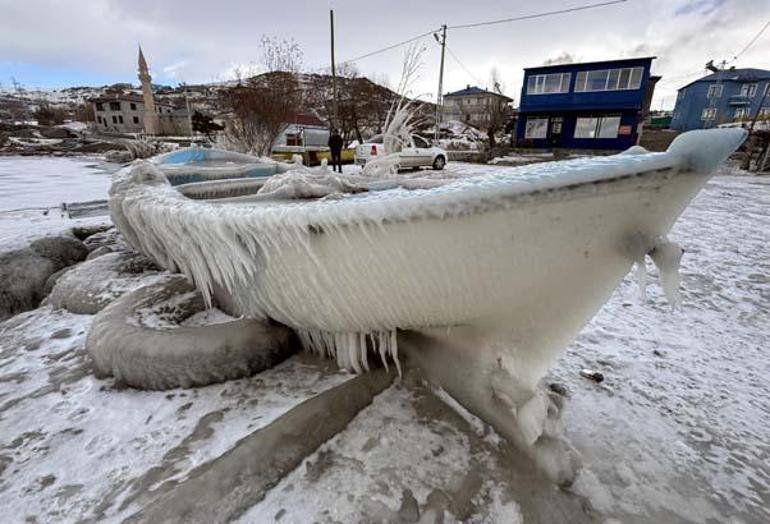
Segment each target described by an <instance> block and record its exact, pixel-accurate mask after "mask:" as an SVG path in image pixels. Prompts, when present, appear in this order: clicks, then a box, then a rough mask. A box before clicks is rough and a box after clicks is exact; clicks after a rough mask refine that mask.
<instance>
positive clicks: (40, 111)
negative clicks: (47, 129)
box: [33, 102, 67, 126]
mask: <svg viewBox="0 0 770 524" xmlns="http://www.w3.org/2000/svg"><path fill="white" fill-rule="evenodd" d="M33 116H34V117H35V120H37V123H38V124H39V125H41V126H55V125H59V124H63V123H64V119H65V117H66V116H67V112H66V111H65V110H64V109H61V108H59V107H53V106H51V105H50V104H48V103H47V102H44V103H42V104H40V106H39V107H38V108H37V109H36V110H35V112H34V113H33Z"/></svg>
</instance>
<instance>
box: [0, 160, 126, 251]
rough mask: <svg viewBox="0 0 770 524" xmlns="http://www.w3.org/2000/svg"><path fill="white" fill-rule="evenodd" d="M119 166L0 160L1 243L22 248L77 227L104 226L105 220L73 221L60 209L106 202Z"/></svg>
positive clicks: (52, 161) (78, 161) (87, 219)
mask: <svg viewBox="0 0 770 524" xmlns="http://www.w3.org/2000/svg"><path fill="white" fill-rule="evenodd" d="M116 168H117V166H113V165H110V164H105V163H104V162H102V161H101V160H99V159H86V158H78V159H74V158H56V157H17V156H0V243H2V245H3V248H4V249H10V248H14V247H21V246H22V245H24V244H26V243H28V242H29V240H30V239H31V238H33V237H37V236H42V235H45V234H52V233H57V232H62V231H64V230H66V229H70V228H72V227H73V226H76V225H93V224H101V223H105V222H106V221H107V220H108V219H107V218H106V217H90V218H84V219H76V220H72V219H69V218H66V217H64V216H62V213H61V211H60V210H59V206H61V204H62V203H65V202H66V203H71V202H84V201H89V200H105V199H106V198H107V190H108V189H109V187H110V176H109V175H110V174H111V172H112V171H114V170H115V169H116Z"/></svg>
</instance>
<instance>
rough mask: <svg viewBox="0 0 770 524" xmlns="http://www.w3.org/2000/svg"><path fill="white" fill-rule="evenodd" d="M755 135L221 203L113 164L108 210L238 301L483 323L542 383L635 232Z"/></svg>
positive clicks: (611, 279) (733, 133) (204, 286)
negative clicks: (346, 191)
mask: <svg viewBox="0 0 770 524" xmlns="http://www.w3.org/2000/svg"><path fill="white" fill-rule="evenodd" d="M744 137H745V132H743V131H742V130H735V129H731V130H711V131H699V132H691V133H686V134H684V135H681V136H680V137H678V138H677V139H676V140H675V141H674V143H673V144H672V146H671V148H670V149H669V151H668V152H666V153H641V152H639V151H636V152H635V153H636V154H631V155H617V156H614V157H604V158H594V159H578V160H572V161H567V162H554V163H544V164H538V165H535V166H526V167H522V168H517V169H512V170H510V171H506V172H503V173H501V172H499V171H495V172H491V173H488V174H484V175H479V176H473V177H468V178H461V179H456V180H452V181H450V182H449V183H445V184H443V185H441V186H439V187H436V188H432V189H419V190H411V191H410V190H406V189H403V188H396V189H392V190H386V191H377V192H372V191H369V192H366V193H361V194H355V195H347V196H344V197H341V198H335V199H329V198H326V199H321V200H311V201H285V200H276V201H253V200H252V201H250V200H244V201H243V202H238V203H236V202H231V203H228V204H219V205H218V204H214V203H207V202H200V201H191V200H189V199H187V198H185V197H183V196H182V195H181V194H179V193H178V192H177V191H175V190H174V189H173V188H171V187H170V186H169V185H168V183H167V182H166V180H165V179H164V177H163V175H162V173H160V172H158V171H157V169H156V168H154V166H152V165H151V164H149V163H139V164H135V165H134V166H132V167H131V168H130V169H127V170H126V171H124V172H122V173H121V174H120V175H118V176H117V177H116V179H115V182H114V185H113V189H112V198H111V209H112V213H113V217H114V219H115V222H116V224H118V227H119V228H120V229H121V231H123V232H124V234H125V235H126V237H127V238H128V239H129V241H131V242H132V243H134V244H135V245H136V247H138V248H139V249H140V250H142V251H143V252H144V253H146V254H148V255H150V256H151V257H153V258H154V259H156V260H157V261H158V263H160V264H162V265H164V266H165V267H167V268H169V269H171V270H179V271H182V272H184V273H185V274H186V275H188V276H189V277H190V278H191V279H193V281H194V282H195V284H196V285H197V286H198V287H199V288H200V289H201V290H202V291H203V293H204V295H205V296H207V297H210V296H211V294H212V293H218V294H223V295H226V296H228V297H231V301H232V302H233V305H234V308H235V309H236V310H237V312H238V313H242V314H245V315H248V316H253V317H270V318H273V319H275V320H278V321H279V322H282V323H284V324H287V325H289V326H291V327H293V328H295V329H298V330H306V331H308V332H326V333H333V334H335V335H334V336H335V338H336V337H337V335H340V336H342V334H347V335H346V336H348V335H350V334H353V335H350V336H353V337H355V336H358V337H359V340H360V338H361V337H362V336H363V335H368V334H372V333H377V332H392V331H393V330H394V329H398V328H402V329H403V328H425V327H433V326H452V325H471V326H476V327H478V328H480V329H482V330H484V331H485V332H487V333H488V334H489V337H488V339H489V340H490V344H493V343H494V344H496V345H499V346H500V347H501V348H503V349H504V350H505V351H506V352H508V353H509V354H511V355H513V359H514V361H515V362H516V366H515V369H516V373H517V374H519V375H521V377H526V378H525V379H524V383H525V384H526V385H527V386H528V387H531V386H533V385H534V383H535V382H536V380H537V378H539V376H541V375H542V373H543V372H544V371H545V370H546V369H547V367H548V366H549V365H550V363H551V362H552V360H553V358H555V356H556V355H558V352H559V351H560V350H561V348H562V347H564V345H565V344H567V343H568V342H569V341H570V340H571V339H572V337H574V335H575V334H576V333H577V331H578V330H579V329H580V327H581V326H582V325H583V324H584V323H585V322H586V321H587V320H588V319H589V318H590V317H591V316H592V315H593V314H594V313H595V312H596V311H597V310H598V308H599V307H600V306H601V304H602V303H603V302H604V301H605V300H606V298H607V297H608V296H609V294H610V293H611V291H612V290H613V289H614V287H615V286H616V285H617V283H618V282H619V281H620V279H621V278H622V276H623V275H624V274H625V273H626V272H627V271H628V269H629V267H630V265H631V264H632V263H633V261H634V260H636V257H635V256H631V254H630V251H629V245H632V244H633V245H638V246H639V247H640V248H641V249H643V251H641V252H642V253H644V252H646V251H648V250H649V249H651V248H652V247H653V246H654V245H655V243H656V239H657V238H660V237H661V236H663V235H665V233H666V232H667V231H668V229H669V228H670V227H671V225H672V224H673V222H674V220H675V219H676V217H677V216H678V215H679V213H680V212H681V211H682V209H683V208H684V207H685V206H686V204H687V202H688V201H689V200H690V199H691V198H692V197H693V196H694V195H695V194H696V193H697V191H698V190H699V189H700V187H701V186H702V184H703V183H705V181H706V177H705V176H702V174H704V173H706V172H708V171H709V170H710V168H712V167H713V166H714V165H716V163H718V162H719V161H721V160H722V159H723V158H724V157H726V156H727V155H728V154H729V153H730V152H732V151H733V150H734V149H735V148H736V147H737V146H738V145H739V144H740V142H741V141H742V140H743V139H744ZM247 198H248V197H247ZM236 200H237V199H236ZM346 340H347V339H346ZM359 348H360V343H359ZM335 354H336V355H337V357H338V359H339V355H341V354H346V355H349V354H350V351H348V352H344V351H340V350H339V348H338V349H337V350H335ZM359 354H360V353H359ZM493 354H494V352H489V355H493ZM354 362H356V363H358V365H360V366H362V358H359V359H358V360H356V359H351V360H350V361H349V363H348V364H346V365H348V367H351V368H353V369H355V365H354V364H353V363H354Z"/></svg>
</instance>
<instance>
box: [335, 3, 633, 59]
mask: <svg viewBox="0 0 770 524" xmlns="http://www.w3.org/2000/svg"><path fill="white" fill-rule="evenodd" d="M625 2H628V0H611V1H608V2H599V3H595V4H585V5H580V6H575V7H570V8H566V9H558V10H555V11H547V12H543V13H533V14H530V15H523V16H516V17H511V18H501V19H497V20H489V21H486V22H476V23H472V24H460V25H453V26H447V29H468V28H472V27H480V26H485V25H493V24H504V23H508V22H518V21H521V20H532V19H536V18H545V17H547V16H553V15H560V14H566V13H574V12H576V11H586V10H588V9H596V8H598V7H605V6H609V5H615V4H622V3H625ZM440 30H441V28H440V27H439V28H436V29H431V30H430V31H426V32H424V33H421V34H419V35H416V36H413V37H412V38H408V39H406V40H402V41H401V42H397V43H395V44H392V45H389V46H386V47H383V48H380V49H377V50H375V51H371V52H369V53H366V54H363V55H360V56H357V57H355V58H351V59H349V60H344V62H357V61H359V60H363V59H364V58H369V57H371V56H375V55H379V54H380V53H384V52H386V51H390V50H391V49H396V48H398V47H401V46H403V45H406V44H410V43H412V42H414V41H416V40H419V39H421V38H425V37H426V36H428V35H431V34H433V33H435V32H437V31H440Z"/></svg>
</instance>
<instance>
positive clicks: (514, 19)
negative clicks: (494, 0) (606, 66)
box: [447, 0, 628, 29]
mask: <svg viewBox="0 0 770 524" xmlns="http://www.w3.org/2000/svg"><path fill="white" fill-rule="evenodd" d="M627 1H628V0H611V1H609V2H599V3H596V4H586V5H580V6H575V7H570V8H567V9H558V10H556V11H548V12H544V13H534V14H531V15H522V16H514V17H510V18H500V19H497V20H488V21H486V22H476V23H473V24H461V25H450V26H448V27H447V29H468V28H471V27H480V26H485V25H495V24H506V23H508V22H519V21H521V20H532V19H534V18H544V17H546V16H553V15H561V14H566V13H574V12H576V11H586V10H588V9H596V8H597V7H605V6H608V5H614V4H622V3H625V2H627Z"/></svg>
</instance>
